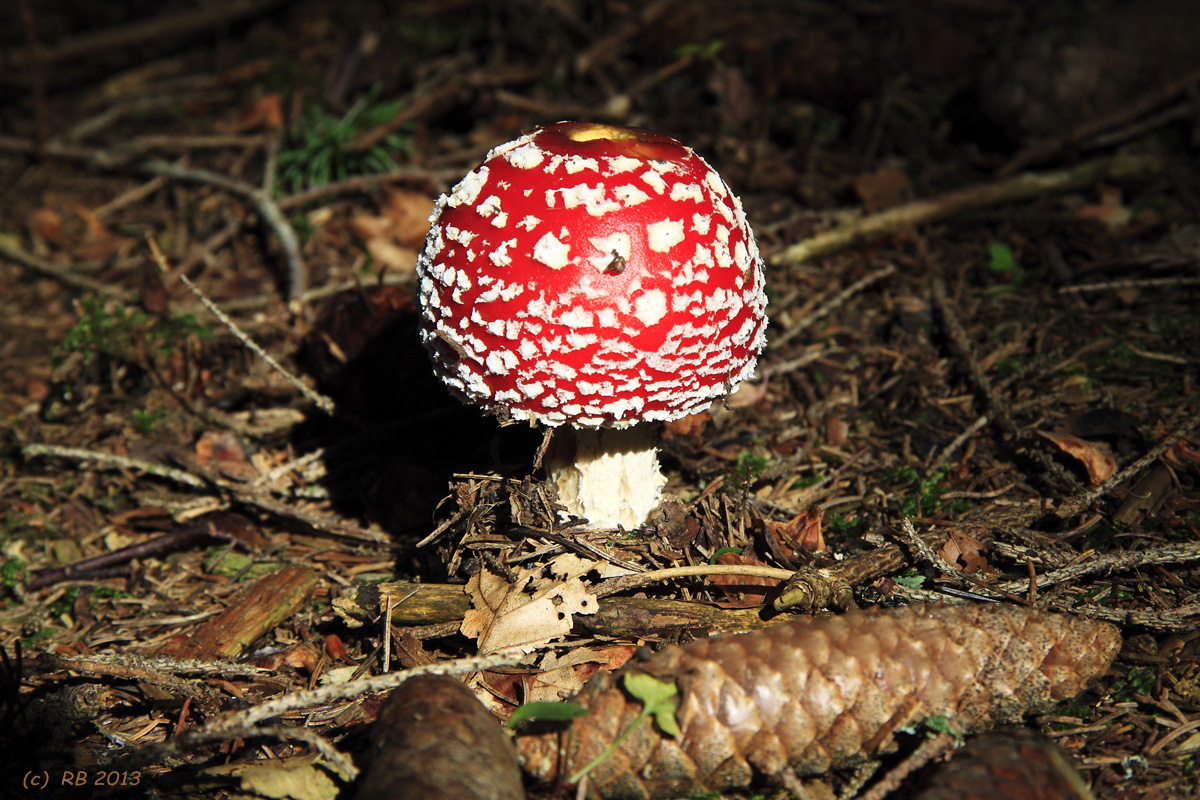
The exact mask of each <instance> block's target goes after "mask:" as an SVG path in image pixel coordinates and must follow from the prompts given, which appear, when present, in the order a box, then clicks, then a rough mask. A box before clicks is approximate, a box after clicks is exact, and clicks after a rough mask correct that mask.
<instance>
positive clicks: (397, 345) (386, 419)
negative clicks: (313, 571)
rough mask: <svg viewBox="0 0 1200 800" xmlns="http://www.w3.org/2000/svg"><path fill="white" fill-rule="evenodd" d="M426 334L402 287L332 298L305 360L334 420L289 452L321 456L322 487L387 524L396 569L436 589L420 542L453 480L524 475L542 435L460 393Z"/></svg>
mask: <svg viewBox="0 0 1200 800" xmlns="http://www.w3.org/2000/svg"><path fill="white" fill-rule="evenodd" d="M418 326H419V312H418V311H417V308H416V305H415V303H414V300H413V294H412V292H411V290H409V289H407V288H406V287H395V286H379V287H372V288H364V289H363V290H361V291H354V292H348V293H346V294H344V295H341V296H339V297H337V298H334V299H333V300H332V301H331V302H330V303H329V305H328V306H327V307H326V309H325V310H324V312H323V313H322V316H321V318H320V319H319V321H318V323H317V325H316V327H315V329H314V332H313V333H312V335H310V337H309V338H308V340H307V341H306V343H305V350H304V362H305V366H306V367H307V368H308V370H309V371H310V373H311V374H312V375H313V376H315V377H316V378H317V380H318V385H319V387H320V389H321V391H322V392H324V393H325V394H327V395H329V396H330V397H332V398H333V400H334V401H335V403H336V411H335V413H334V415H333V416H331V417H329V416H324V415H317V414H313V415H312V417H311V418H310V419H309V420H308V421H307V422H305V423H304V424H303V425H301V426H299V427H298V428H297V429H296V430H295V431H294V434H293V436H292V445H293V446H294V447H295V448H296V450H297V452H299V453H304V452H311V451H313V450H315V449H317V448H322V449H323V450H324V457H323V459H322V461H323V464H324V467H325V476H324V478H323V479H322V481H321V487H322V488H323V489H324V490H325V491H326V492H327V493H328V496H329V499H330V502H331V503H332V505H333V507H334V509H335V511H336V512H337V513H338V514H340V515H342V516H345V517H348V518H352V519H356V520H358V521H360V522H362V523H368V522H375V523H377V524H379V526H380V527H382V528H383V529H384V530H385V531H387V533H388V534H389V535H390V536H391V538H392V541H393V544H394V545H395V546H396V550H397V553H396V555H397V568H398V571H399V572H401V573H404V572H407V571H409V570H411V569H419V570H420V572H421V574H422V577H423V578H424V579H425V580H433V579H437V578H440V577H444V566H443V565H442V564H441V563H440V562H438V561H437V560H436V559H432V558H430V556H432V553H430V554H429V555H426V554H424V553H418V552H417V551H416V549H415V547H414V545H415V543H416V542H417V541H419V540H420V539H421V538H423V537H424V536H426V535H427V534H428V533H430V532H431V531H432V530H433V527H434V525H435V522H434V516H435V513H436V512H437V508H438V505H439V504H440V503H441V501H442V500H443V498H445V497H447V496H448V495H449V494H450V483H451V480H452V477H453V475H455V474H456V473H470V472H500V473H503V474H511V475H515V476H520V475H524V474H527V473H528V472H529V471H530V470H531V469H532V463H533V457H534V453H535V452H536V450H537V447H538V444H539V442H540V441H541V434H540V433H539V432H538V431H536V430H533V429H531V428H529V427H528V426H525V425H511V426H507V427H501V426H500V424H499V422H498V421H497V420H495V419H493V418H491V417H489V416H486V415H485V414H484V413H483V412H481V411H480V410H479V409H478V408H475V407H472V406H467V405H464V404H463V403H461V402H460V401H459V400H458V399H457V398H455V397H454V396H452V395H451V394H450V393H449V391H447V389H446V388H445V387H444V386H443V385H442V383H441V382H440V381H439V380H437V378H436V377H435V376H434V374H433V368H432V366H431V364H430V361H429V356H428V354H427V353H426V352H425V349H424V347H423V346H422V345H421V341H420V336H419V333H418ZM439 570H440V571H439Z"/></svg>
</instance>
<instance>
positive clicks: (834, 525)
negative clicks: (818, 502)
mask: <svg viewBox="0 0 1200 800" xmlns="http://www.w3.org/2000/svg"><path fill="white" fill-rule="evenodd" d="M856 525H858V520H857V519H851V518H849V517H847V516H846V515H845V514H842V513H840V512H838V511H833V512H830V514H829V516H827V517H826V518H825V530H827V531H828V532H829V534H830V535H831V536H846V535H847V534H849V533H850V532H851V531H853V530H854V527H855V526H856Z"/></svg>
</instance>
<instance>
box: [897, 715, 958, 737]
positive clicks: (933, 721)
mask: <svg viewBox="0 0 1200 800" xmlns="http://www.w3.org/2000/svg"><path fill="white" fill-rule="evenodd" d="M901 730H903V731H904V732H905V733H909V734H913V733H924V734H925V736H926V737H928V738H933V737H934V736H938V735H940V734H943V733H946V734H949V735H950V736H952V737H954V740H955V741H956V742H958V743H960V744H961V743H962V740H963V732H962V727H961V726H960V725H959V724H958V723H957V722H956V721H954V720H953V719H951V718H950V717H948V716H946V715H945V714H935V715H933V716H928V717H924V718H922V719H921V721H920V722H918V723H916V724H915V725H911V726H909V727H907V728H902V729H901Z"/></svg>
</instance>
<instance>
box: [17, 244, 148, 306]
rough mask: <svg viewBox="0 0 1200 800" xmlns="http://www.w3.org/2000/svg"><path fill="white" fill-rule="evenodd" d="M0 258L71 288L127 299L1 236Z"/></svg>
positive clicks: (104, 285) (122, 294)
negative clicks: (11, 243)
mask: <svg viewBox="0 0 1200 800" xmlns="http://www.w3.org/2000/svg"><path fill="white" fill-rule="evenodd" d="M0 258H6V259H8V260H9V261H12V262H13V263H16V264H20V265H21V266H23V267H28V268H29V269H31V270H33V271H34V272H36V273H38V274H40V275H44V276H46V277H47V278H53V279H54V280H56V281H58V282H59V283H62V284H64V285H65V286H70V287H71V288H72V289H80V290H83V291H88V292H95V293H96V294H102V295H105V296H108V297H120V298H123V299H127V297H126V295H125V293H124V292H122V291H121V290H120V289H118V288H116V287H114V286H110V285H109V284H107V283H101V282H100V281H97V280H93V279H91V278H89V277H87V276H84V275H77V274H75V273H74V272H71V271H70V270H69V269H68V268H66V267H61V266H59V265H58V264H54V263H51V262H49V261H46V260H44V259H41V258H38V257H37V256H34V255H30V254H29V253H26V252H25V251H24V250H21V249H20V248H17V247H14V246H12V245H10V244H8V243H7V242H5V241H4V240H3V239H2V238H0Z"/></svg>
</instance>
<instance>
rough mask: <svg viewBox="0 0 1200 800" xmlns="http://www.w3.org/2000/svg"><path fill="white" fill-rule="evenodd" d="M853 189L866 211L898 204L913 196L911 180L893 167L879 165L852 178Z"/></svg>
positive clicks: (878, 209)
mask: <svg viewBox="0 0 1200 800" xmlns="http://www.w3.org/2000/svg"><path fill="white" fill-rule="evenodd" d="M854 191H855V192H856V193H857V194H858V196H859V198H860V199H861V200H862V204H863V209H864V210H866V211H868V212H872V211H880V210H882V209H885V208H891V207H892V206H898V205H900V204H901V203H907V202H908V201H909V200H912V198H913V188H912V181H910V180H909V179H908V176H907V175H905V174H904V172H902V171H901V170H898V169H896V168H895V167H880V168H879V169H878V170H876V171H875V172H871V173H864V174H862V175H859V176H858V177H857V178H855V179H854Z"/></svg>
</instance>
